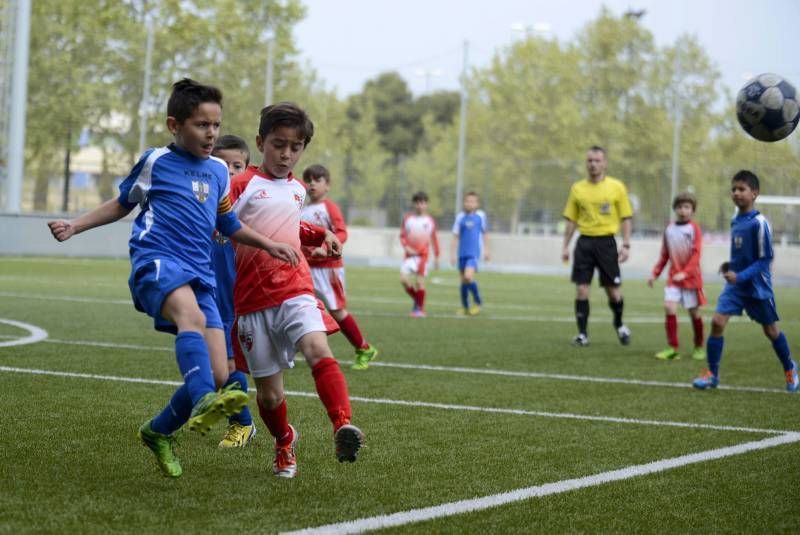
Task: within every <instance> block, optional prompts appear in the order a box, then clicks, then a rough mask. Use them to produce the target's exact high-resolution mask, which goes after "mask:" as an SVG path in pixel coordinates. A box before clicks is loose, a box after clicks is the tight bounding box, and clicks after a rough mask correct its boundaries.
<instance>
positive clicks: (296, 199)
mask: <svg viewBox="0 0 800 535" xmlns="http://www.w3.org/2000/svg"><path fill="white" fill-rule="evenodd" d="M294 202H296V203H297V208H299V209H301V210H302V209H303V196H302V195H300V194H299V193H295V194H294Z"/></svg>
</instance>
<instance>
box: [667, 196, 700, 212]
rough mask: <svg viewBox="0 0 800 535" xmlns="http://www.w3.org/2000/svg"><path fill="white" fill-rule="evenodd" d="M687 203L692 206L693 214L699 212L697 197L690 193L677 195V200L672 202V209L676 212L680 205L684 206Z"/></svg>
mask: <svg viewBox="0 0 800 535" xmlns="http://www.w3.org/2000/svg"><path fill="white" fill-rule="evenodd" d="M685 202H686V203H689V204H691V205H692V212H694V211H695V210H697V197H695V196H694V195H692V194H691V193H689V192H688V191H684V192H682V193H678V194H677V195H675V198H674V199H673V200H672V209H673V210H674V209H675V208H677V207H678V205H679V204H683V203H685Z"/></svg>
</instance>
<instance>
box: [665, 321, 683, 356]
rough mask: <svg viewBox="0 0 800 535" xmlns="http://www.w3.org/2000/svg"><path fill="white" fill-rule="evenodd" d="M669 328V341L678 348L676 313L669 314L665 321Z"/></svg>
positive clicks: (674, 347) (671, 345) (673, 346)
mask: <svg viewBox="0 0 800 535" xmlns="http://www.w3.org/2000/svg"><path fill="white" fill-rule="evenodd" d="M665 327H666V329H667V343H668V344H669V345H670V347H672V348H673V349H676V350H677V349H678V346H679V345H680V344H678V317H677V316H676V315H675V314H667V321H666V322H665Z"/></svg>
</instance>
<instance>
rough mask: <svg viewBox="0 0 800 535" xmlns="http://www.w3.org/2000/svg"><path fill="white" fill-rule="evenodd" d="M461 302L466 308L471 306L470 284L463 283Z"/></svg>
mask: <svg viewBox="0 0 800 535" xmlns="http://www.w3.org/2000/svg"><path fill="white" fill-rule="evenodd" d="M461 304H462V305H463V307H464V308H469V284H467V283H466V282H462V283H461Z"/></svg>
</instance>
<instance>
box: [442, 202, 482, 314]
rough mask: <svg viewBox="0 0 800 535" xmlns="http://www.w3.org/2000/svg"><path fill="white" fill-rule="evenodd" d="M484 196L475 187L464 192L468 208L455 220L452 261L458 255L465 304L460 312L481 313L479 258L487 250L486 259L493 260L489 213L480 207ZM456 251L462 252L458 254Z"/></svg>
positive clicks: (463, 303) (454, 261) (451, 250)
mask: <svg viewBox="0 0 800 535" xmlns="http://www.w3.org/2000/svg"><path fill="white" fill-rule="evenodd" d="M479 206H480V198H479V197H478V194H477V193H475V192H474V191H470V192H468V193H467V194H466V195H464V211H463V212H459V213H458V215H457V216H456V220H455V222H454V223H453V240H452V242H451V246H450V262H451V263H453V264H455V263H456V258H458V271H460V272H461V306H462V307H463V308H462V309H460V310H459V313H460V314H468V315H470V316H477V315H478V314H479V313H480V311H481V294H480V292H478V283H477V282H475V273H476V272H477V271H478V260H479V259H480V257H481V252H483V259H484V260H489V239H488V236H487V235H486V231H487V230H488V224H487V221H486V214H485V213H484V211H483V210H479ZM456 252H458V256H457V257H456ZM470 294H472V299H473V301H474V304H473V305H472V306H469V295H470Z"/></svg>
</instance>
